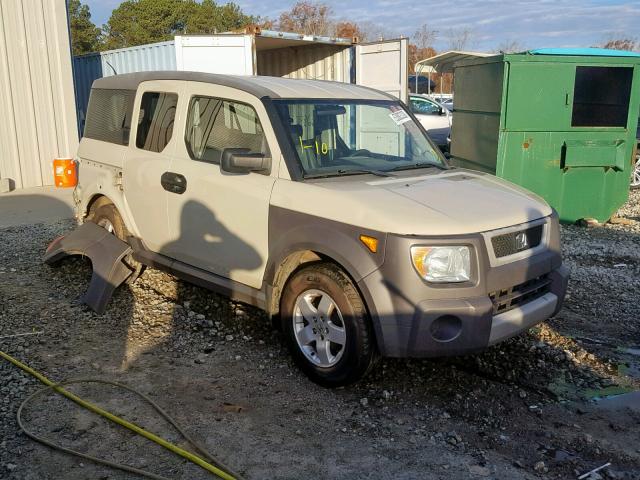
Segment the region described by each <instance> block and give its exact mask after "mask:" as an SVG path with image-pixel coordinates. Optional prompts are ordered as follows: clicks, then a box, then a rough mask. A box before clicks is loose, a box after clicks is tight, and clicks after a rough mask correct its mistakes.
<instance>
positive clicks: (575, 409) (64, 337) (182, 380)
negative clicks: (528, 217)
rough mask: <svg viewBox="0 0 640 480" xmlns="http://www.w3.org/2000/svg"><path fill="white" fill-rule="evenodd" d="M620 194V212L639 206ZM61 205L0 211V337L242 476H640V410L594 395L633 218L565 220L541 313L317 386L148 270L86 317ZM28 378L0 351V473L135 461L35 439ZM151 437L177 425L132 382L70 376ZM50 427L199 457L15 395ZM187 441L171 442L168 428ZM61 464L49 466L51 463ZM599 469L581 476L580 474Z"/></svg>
mask: <svg viewBox="0 0 640 480" xmlns="http://www.w3.org/2000/svg"><path fill="white" fill-rule="evenodd" d="M639 201H640V194H639V193H638V192H635V193H634V194H633V195H632V198H631V200H630V202H629V204H627V205H626V206H625V207H624V208H623V209H622V210H621V212H620V215H621V216H622V217H625V218H630V219H633V218H638V209H639V207H638V202H639ZM70 227H71V224H70V223H69V222H59V223H51V224H39V225H27V226H20V227H11V228H4V229H0V245H2V248H1V250H0V264H1V266H0V327H1V328H0V336H1V335H8V334H13V333H20V332H30V331H40V330H42V331H43V332H44V333H43V334H42V335H39V336H34V337H21V338H13V339H5V340H0V349H2V350H3V351H6V352H8V353H10V354H12V355H15V356H16V357H18V358H20V359H22V360H24V361H26V362H27V363H29V364H30V365H32V366H34V367H35V368H37V369H39V370H41V371H42V372H44V373H45V374H46V375H48V376H49V377H50V378H52V379H54V380H63V379H69V378H80V377H101V378H105V379H111V380H115V381H119V382H122V383H126V384H129V385H132V386H135V387H136V388H139V389H140V390H142V391H143V392H144V393H146V394H148V395H151V396H152V397H153V398H154V399H156V400H157V401H158V402H159V403H160V404H161V405H162V406H163V407H164V408H165V409H166V410H167V411H168V412H169V413H170V414H172V415H173V416H175V417H176V419H177V420H178V421H179V422H180V423H181V424H183V425H184V426H186V427H187V430H188V431H189V432H190V433H191V434H193V435H194V436H195V437H196V438H198V439H199V440H201V441H202V443H204V444H205V445H206V446H207V447H208V448H209V449H210V450H212V451H213V452H215V453H216V455H217V456H219V457H220V459H222V460H223V461H224V462H225V463H228V464H229V465H230V466H232V467H233V468H234V469H236V470H238V471H239V472H241V473H242V474H243V475H245V476H246V477H247V478H250V479H263V478H270V479H274V478H279V479H300V478H311V477H316V478H350V479H391V478H394V479H395V478H403V479H425V478H427V479H430V478H434V479H435V478H447V479H469V478H499V479H530V478H576V477H577V475H578V474H580V473H584V472H586V471H589V470H591V469H592V468H594V467H597V466H599V465H602V464H604V463H606V462H611V463H612V465H611V467H609V468H607V469H604V470H603V471H601V472H599V474H600V475H601V476H602V477H605V478H625V479H638V478H640V444H638V431H640V413H638V411H637V410H634V409H632V408H628V406H627V407H625V406H620V407H616V408H600V406H599V405H600V404H599V403H598V402H597V401H594V400H593V399H594V398H599V397H604V396H607V395H612V394H617V393H624V392H627V391H634V390H638V389H640V383H639V375H638V372H640V364H639V363H640V356H638V355H636V354H635V353H634V352H635V350H636V349H638V347H639V344H640V307H639V306H638V305H639V304H638V291H640V275H639V273H640V272H639V271H638V268H639V267H638V266H639V265H640V252H639V249H640V226H639V224H638V222H637V221H636V220H632V221H631V222H630V223H629V225H622V224H617V225H608V226H604V227H596V228H580V227H564V228H563V253H564V256H565V260H566V262H567V264H568V265H569V267H570V269H571V272H572V280H571V283H570V289H569V296H568V298H567V302H566V305H565V308H564V309H563V310H562V311H561V312H560V314H559V315H558V316H556V317H555V318H554V319H551V320H550V321H548V322H546V323H544V324H542V325H540V326H538V327H536V328H534V329H532V330H531V331H530V332H528V333H527V334H525V335H522V336H519V337H517V338H514V339H511V340H509V341H507V342H505V343H503V344H501V345H498V346H495V347H493V348H490V349H489V350H487V351H486V352H483V353H481V354H479V355H473V356H466V357H460V358H449V359H438V360H391V359H390V360H384V361H382V362H381V364H380V365H379V367H378V369H377V370H376V371H375V372H374V374H373V375H372V376H371V377H369V378H367V379H366V380H365V381H363V382H361V383H360V384H358V385H355V386H353V387H349V388H344V389H338V390H326V389H323V388H320V387H317V386H316V385H314V384H312V383H310V382H309V381H308V380H307V379H306V378H305V377H304V376H303V375H301V374H300V373H299V372H298V370H297V369H296V368H295V367H294V366H293V365H292V363H291V361H290V358H289V356H288V354H287V352H286V350H285V349H284V347H283V346H282V342H281V339H280V336H279V333H278V332H277V331H275V330H273V329H272V328H271V325H270V323H269V321H268V320H267V319H266V317H265V316H264V315H263V314H262V313H261V312H259V311H257V310H255V309H252V308H250V307H247V306H245V305H241V304H238V303H234V302H230V301H229V300H227V299H225V298H222V297H219V296H217V295H213V294H211V293H210V292H208V291H206V290H203V289H200V288H197V287H194V286H192V285H188V284H185V283H183V282H179V281H176V279H175V278H173V277H172V276H170V275H167V274H164V273H161V272H158V271H153V270H148V271H147V272H145V273H144V275H143V276H142V277H141V278H140V279H139V280H138V281H137V282H135V283H134V284H133V285H130V286H123V287H122V288H120V289H119V290H118V291H117V293H116V295H115V297H114V299H113V301H112V303H111V305H110V307H109V309H108V311H107V313H106V314H105V315H103V316H99V315H96V314H94V313H92V312H90V311H88V310H87V309H86V308H85V307H84V306H83V305H81V304H80V303H79V302H78V298H79V296H80V295H81V294H82V293H83V291H84V289H85V288H86V285H87V281H88V278H89V276H90V266H89V265H88V264H87V263H86V262H85V261H83V260H82V259H71V260H68V261H65V262H64V263H63V264H62V265H61V266H60V267H59V268H56V269H52V268H49V267H47V266H44V265H42V264H41V262H40V258H41V255H42V253H43V251H44V248H45V247H46V245H47V244H48V242H49V241H50V240H51V239H53V238H54V237H55V236H57V235H59V234H61V233H63V232H64V231H66V230H67V229H69V228H70ZM37 387H38V385H37V384H36V382H35V381H34V380H33V379H31V378H29V377H27V376H25V375H24V374H22V373H21V372H19V371H18V370H16V369H15V368H13V367H10V366H9V365H8V364H6V363H5V362H0V478H7V479H38V480H41V479H58V478H68V479H86V478H99V479H126V478H136V477H134V476H132V475H127V474H122V473H120V472H116V471H113V470H109V469H107V468H103V467H100V466H96V465H94V464H92V463H87V462H82V461H80V460H78V459H76V458H73V457H69V456H66V455H62V454H59V453H57V452H54V451H51V450H49V449H47V448H45V447H42V446H40V445H39V444H36V443H34V442H32V441H30V440H28V439H27V438H25V437H24V436H23V435H22V434H20V433H19V431H18V429H17V426H16V423H15V413H16V410H17V407H18V405H19V403H20V402H21V401H22V399H24V398H25V397H26V395H27V394H28V393H30V392H32V391H34V390H35V389H36V388H37ZM71 388H72V389H73V390H74V391H77V392H80V393H82V394H83V395H86V396H87V397H88V398H90V399H93V400H95V401H96V402H97V403H98V404H100V405H102V406H104V407H105V408H107V409H109V410H111V411H114V412H117V413H119V414H122V415H123V416H125V418H127V419H129V420H132V421H135V422H139V423H140V424H141V425H143V426H145V427H147V428H149V429H151V430H152V431H154V432H156V433H158V434H160V435H163V436H165V437H166V438H168V439H170V440H172V441H175V442H177V443H178V444H180V445H184V443H181V442H182V441H181V440H180V438H179V436H178V435H177V433H176V432H174V431H173V430H172V429H171V427H170V426H168V425H167V424H166V423H165V422H163V421H161V420H158V418H157V416H156V415H155V414H154V413H153V412H152V411H151V410H150V409H149V408H148V407H146V406H145V405H144V404H142V403H141V402H139V401H138V400H137V399H136V398H135V397H133V396H131V395H130V394H127V393H123V392H120V391H115V390H114V389H112V388H110V387H105V386H82V387H71ZM25 417H26V420H27V421H28V423H29V425H30V426H31V428H33V429H35V430H37V431H38V432H40V433H41V434H43V435H46V436H48V437H49V438H53V439H56V441H59V442H60V443H62V444H64V445H66V446H70V447H72V448H76V449H79V450H83V451H86V452H89V453H91V454H92V455H96V456H102V457H105V458H108V459H110V460H114V461H120V462H124V463H128V464H130V465H133V466H136V467H138V468H145V469H148V470H151V471H154V472H156V473H158V474H162V475H165V476H167V477H170V478H176V479H190V480H191V479H200V478H202V479H204V478H211V477H210V476H209V475H208V474H207V473H206V472H204V471H202V470H201V469H199V468H198V467H196V466H193V465H190V464H187V463H185V462H184V461H182V460H181V459H179V458H177V457H175V456H173V455H172V454H169V453H167V452H165V451H164V450H162V449H161V448H159V447H155V446H153V445H150V444H149V443H148V442H146V441H144V440H142V439H140V438H138V437H135V436H132V435H130V434H129V433H128V432H126V431H122V430H121V429H120V428H119V427H115V426H113V425H110V424H108V423H107V422H105V421H103V420H101V419H100V418H97V417H94V416H93V415H90V414H88V413H87V412H85V411H83V410H81V409H79V408H77V407H76V406H75V405H73V404H69V403H68V402H66V401H64V400H63V399H61V398H58V397H53V396H50V397H46V398H44V399H43V400H40V401H37V402H36V403H35V404H34V405H33V407H32V408H29V409H28V410H27V411H26V415H25ZM185 446H186V445H185ZM61 472H64V473H61ZM593 478H597V477H595V476H594V477H593Z"/></svg>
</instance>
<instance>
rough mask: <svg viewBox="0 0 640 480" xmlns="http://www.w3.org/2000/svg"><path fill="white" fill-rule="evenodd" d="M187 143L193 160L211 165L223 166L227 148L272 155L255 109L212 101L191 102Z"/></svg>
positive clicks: (229, 102) (208, 98)
mask: <svg viewBox="0 0 640 480" xmlns="http://www.w3.org/2000/svg"><path fill="white" fill-rule="evenodd" d="M185 142H186V144H187V149H188V150H189V154H190V155H191V158H193V159H194V160H202V161H206V162H212V163H219V162H220V159H221V158H222V151H223V150H224V149H225V148H243V149H245V150H246V153H264V154H267V155H268V151H269V149H268V147H267V142H266V140H265V137H264V132H263V130H262V125H261V124H260V120H259V119H258V115H257V114H256V111H255V110H254V109H253V107H251V106H250V105H246V104H244V103H236V102H231V101H228V100H222V99H219V98H212V97H193V98H192V99H191V103H190V104H189V114H188V115H187V130H186V133H185Z"/></svg>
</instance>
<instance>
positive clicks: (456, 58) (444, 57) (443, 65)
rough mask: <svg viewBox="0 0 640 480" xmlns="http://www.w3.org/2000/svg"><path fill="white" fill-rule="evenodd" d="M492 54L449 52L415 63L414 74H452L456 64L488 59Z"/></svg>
mask: <svg viewBox="0 0 640 480" xmlns="http://www.w3.org/2000/svg"><path fill="white" fill-rule="evenodd" d="M491 55H495V54H492V53H479V52H461V51H458V50H451V51H449V52H444V53H440V54H438V55H435V56H433V57H429V58H425V59H424V60H420V61H419V62H416V68H415V71H416V73H420V72H428V73H452V72H453V67H454V66H455V64H456V63H458V62H461V61H462V60H470V59H473V58H478V57H490V56H491Z"/></svg>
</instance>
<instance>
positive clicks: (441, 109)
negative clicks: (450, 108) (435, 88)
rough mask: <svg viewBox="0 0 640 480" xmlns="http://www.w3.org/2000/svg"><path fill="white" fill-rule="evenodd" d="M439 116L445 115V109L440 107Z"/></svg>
mask: <svg viewBox="0 0 640 480" xmlns="http://www.w3.org/2000/svg"><path fill="white" fill-rule="evenodd" d="M438 115H444V108H442V107H438Z"/></svg>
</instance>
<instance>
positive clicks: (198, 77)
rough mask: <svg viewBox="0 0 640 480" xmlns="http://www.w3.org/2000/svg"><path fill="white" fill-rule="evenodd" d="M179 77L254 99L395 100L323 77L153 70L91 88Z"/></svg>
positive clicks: (107, 80) (100, 82)
mask: <svg viewBox="0 0 640 480" xmlns="http://www.w3.org/2000/svg"><path fill="white" fill-rule="evenodd" d="M153 80H179V81H187V82H202V83H211V84H214V85H224V86H227V87H231V88H237V89H238V90H242V91H245V92H247V93H250V94H252V95H255V96H256V97H258V98H264V97H267V98H276V99H277V98H347V99H356V100H397V99H396V97H393V96H392V95H389V94H388V93H385V92H381V91H379V90H374V89H372V88H368V87H363V86H360V85H351V84H348V83H342V82H329V81H323V80H299V79H291V78H281V77H266V76H240V75H220V74H216V73H203V72H184V71H157V72H139V73H125V74H122V75H113V76H110V77H104V78H99V79H97V80H95V81H94V82H93V86H92V88H99V89H118V90H136V89H137V88H138V85H140V83H142V82H148V81H153Z"/></svg>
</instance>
